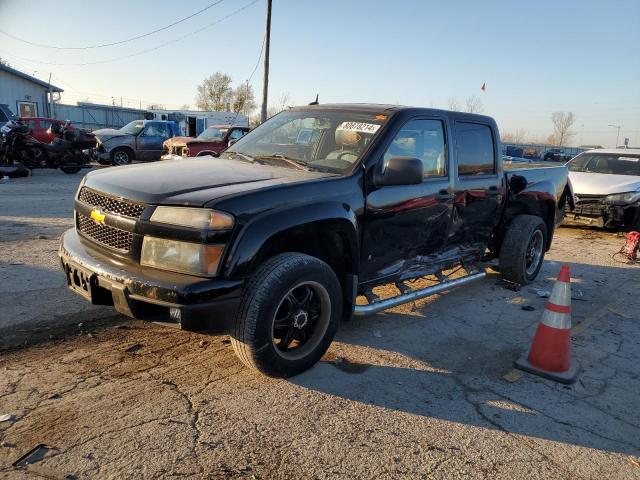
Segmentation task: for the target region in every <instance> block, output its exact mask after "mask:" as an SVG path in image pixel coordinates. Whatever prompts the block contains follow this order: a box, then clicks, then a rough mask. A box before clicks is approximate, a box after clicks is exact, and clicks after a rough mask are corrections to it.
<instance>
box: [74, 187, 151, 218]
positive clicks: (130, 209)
mask: <svg viewBox="0 0 640 480" xmlns="http://www.w3.org/2000/svg"><path fill="white" fill-rule="evenodd" d="M78 199H79V200H80V201H82V202H84V203H88V204H89V205H92V206H94V207H98V208H100V210H102V211H103V213H116V214H118V215H123V216H125V217H130V218H140V215H142V211H143V210H144V207H145V206H144V205H143V204H141V203H134V202H131V201H128V200H120V199H118V198H113V197H109V196H107V195H104V194H102V193H100V192H96V191H95V190H91V189H90V188H87V187H82V188H81V189H80V194H79V195H78ZM85 218H86V217H85Z"/></svg>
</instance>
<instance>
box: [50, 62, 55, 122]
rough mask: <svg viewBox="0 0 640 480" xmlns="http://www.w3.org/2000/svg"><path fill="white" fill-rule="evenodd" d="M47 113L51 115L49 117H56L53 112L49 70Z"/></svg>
mask: <svg viewBox="0 0 640 480" xmlns="http://www.w3.org/2000/svg"><path fill="white" fill-rule="evenodd" d="M49 115H51V118H56V117H54V112H53V87H51V72H49Z"/></svg>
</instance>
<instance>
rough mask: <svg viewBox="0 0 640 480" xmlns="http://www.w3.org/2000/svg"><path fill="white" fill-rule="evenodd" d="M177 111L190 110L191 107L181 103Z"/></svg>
mask: <svg viewBox="0 0 640 480" xmlns="http://www.w3.org/2000/svg"><path fill="white" fill-rule="evenodd" d="M178 110H191V105H189V104H188V103H183V104H182V105H181V106H180V108H179V109H178Z"/></svg>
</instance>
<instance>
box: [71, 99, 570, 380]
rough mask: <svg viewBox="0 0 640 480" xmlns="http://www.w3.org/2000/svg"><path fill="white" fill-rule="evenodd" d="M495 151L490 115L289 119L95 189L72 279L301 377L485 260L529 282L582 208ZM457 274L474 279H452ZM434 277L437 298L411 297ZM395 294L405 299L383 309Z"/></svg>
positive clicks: (136, 311)
mask: <svg viewBox="0 0 640 480" xmlns="http://www.w3.org/2000/svg"><path fill="white" fill-rule="evenodd" d="M499 148H500V136H499V134H498V128H497V126H496V123H495V121H494V120H493V119H492V118H490V117H486V116H482V115H474V114H469V113H461V112H445V111H442V110H432V109H425V108H409V107H399V106H395V105H366V104H358V105H312V106H303V107H296V108H291V109H288V110H286V111H284V112H281V113H279V114H277V115H275V116H273V117H271V118H270V119H269V120H267V121H266V122H265V123H263V124H262V125H261V126H260V127H259V128H256V129H254V130H252V131H251V132H249V133H248V134H247V135H245V136H244V137H242V138H241V139H240V140H238V141H237V142H236V143H234V144H233V145H232V146H231V147H229V148H228V149H226V150H225V151H224V152H223V153H222V154H221V155H220V158H218V159H216V160H215V161H211V160H210V159H208V158H189V159H184V160H180V161H175V162H158V163H156V164H153V165H144V166H142V165H131V166H126V167H123V168H117V169H100V170H95V171H93V172H92V173H90V174H88V175H87V176H86V177H85V181H84V182H83V183H82V184H81V188H80V189H79V191H78V195H77V198H76V200H75V207H74V208H75V217H74V218H75V222H76V223H75V228H73V229H70V230H68V231H67V232H66V233H65V234H64V235H63V236H62V240H61V242H62V243H61V247H60V257H61V264H62V267H63V269H64V272H65V276H66V279H67V283H68V285H69V288H71V289H72V290H74V291H75V292H76V293H78V294H80V295H82V296H83V297H84V298H85V299H86V300H88V301H90V302H92V303H94V304H100V305H113V306H114V307H115V309H116V310H118V311H119V312H120V313H122V314H124V315H127V316H130V317H135V318H139V319H143V320H153V321H169V322H173V323H175V324H180V326H181V327H182V328H183V329H186V330H189V329H204V328H215V329H218V330H219V331H222V332H224V331H226V332H228V333H230V334H231V337H232V340H231V342H232V344H233V348H234V349H235V351H236V353H237V354H238V356H239V357H240V359H241V360H242V362H244V363H245V365H247V366H249V367H252V368H255V369H257V370H259V371H260V372H262V373H265V374H267V375H275V376H289V375H294V374H296V373H300V372H301V371H303V370H306V369H307V368H309V367H311V366H312V365H313V364H315V363H316V362H317V361H318V360H319V359H320V358H321V357H322V355H323V354H324V352H325V351H326V350H327V348H328V347H329V344H330V343H331V341H332V339H333V336H334V334H335V333H336V330H337V329H338V326H339V324H340V322H341V320H343V319H348V318H350V317H351V316H352V315H355V316H363V315H369V314H372V313H376V312H379V311H382V310H386V309H388V308H392V307H394V306H397V305H400V304H403V303H407V302H411V301H414V300H417V299H419V298H424V297H426V296H429V295H433V294H434V293H438V292H441V291H444V290H447V289H450V288H452V287H454V286H457V285H461V284H463V283H467V282H470V281H473V280H477V279H479V278H483V277H484V276H485V272H484V267H485V263H484V262H485V261H487V260H488V259H491V258H499V262H500V273H501V275H502V276H503V277H504V278H505V279H507V280H510V281H512V282H517V283H520V284H526V283H530V282H532V281H534V280H535V278H536V277H537V275H538V272H539V271H540V268H541V266H542V263H543V259H544V255H545V252H546V251H547V250H548V249H549V248H550V246H551V243H552V239H553V233H554V229H555V227H556V224H557V223H559V222H560V221H561V219H562V217H563V215H564V205H565V203H566V202H568V203H569V204H571V205H573V192H572V191H571V186H570V184H569V183H568V180H567V167H566V166H565V165H560V166H546V167H545V168H524V167H522V168H518V169H517V170H514V171H508V172H505V170H504V168H503V163H502V155H501V151H500V149H499ZM458 266H459V267H463V268H464V269H465V271H466V275H464V276H458V277H457V278H447V277H446V276H445V275H444V274H443V270H447V269H452V268H456V267H458ZM428 275H435V276H436V278H438V279H439V280H440V283H436V284H435V285H433V284H431V285H430V286H428V287H426V288H421V287H418V288H419V289H417V290H416V289H414V286H413V285H410V284H405V283H403V282H405V281H408V280H412V279H416V278H420V277H423V276H428ZM393 283H395V285H396V286H398V289H399V292H398V295H397V296H394V297H392V298H386V299H380V298H378V297H377V296H376V295H375V293H374V292H373V289H374V288H375V287H377V286H379V285H383V284H393ZM358 295H363V296H364V297H366V298H367V300H368V302H369V303H368V304H358V303H357V302H356V297H357V296H358Z"/></svg>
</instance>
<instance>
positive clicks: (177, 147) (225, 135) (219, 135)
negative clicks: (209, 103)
mask: <svg viewBox="0 0 640 480" xmlns="http://www.w3.org/2000/svg"><path fill="white" fill-rule="evenodd" d="M248 131H249V128H248V127H238V126H235V127H232V126H231V125H213V126H211V127H209V128H207V129H205V130H204V131H203V132H202V133H201V134H200V135H198V136H197V137H173V138H170V139H169V140H166V141H165V142H164V148H163V152H162V160H174V159H176V158H183V157H203V156H205V155H213V156H217V155H219V154H220V153H221V152H222V151H224V149H226V148H228V147H229V146H230V145H231V144H232V143H233V142H235V141H236V140H238V139H240V138H242V137H243V136H244V135H245V134H246V133H247V132H248Z"/></svg>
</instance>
